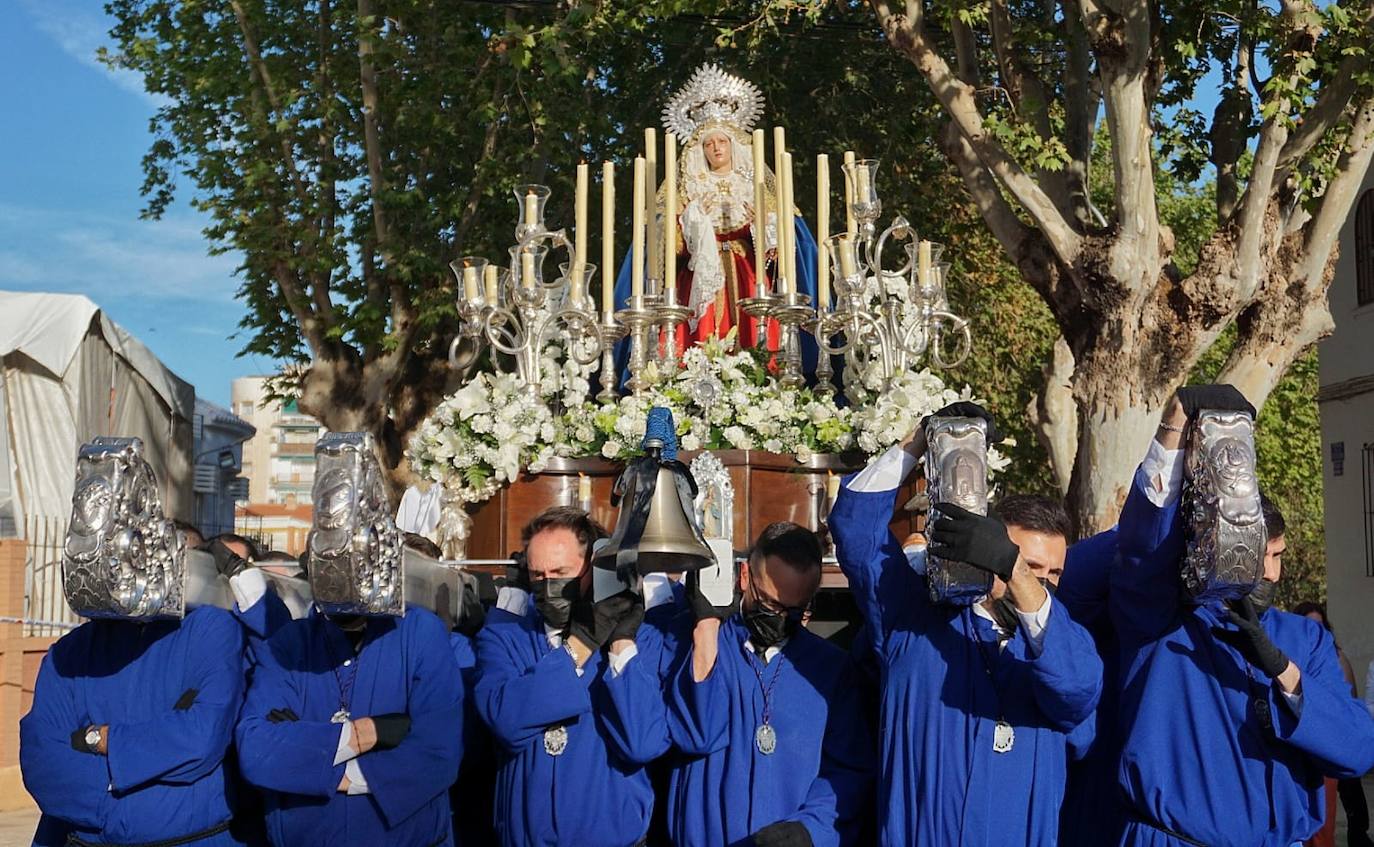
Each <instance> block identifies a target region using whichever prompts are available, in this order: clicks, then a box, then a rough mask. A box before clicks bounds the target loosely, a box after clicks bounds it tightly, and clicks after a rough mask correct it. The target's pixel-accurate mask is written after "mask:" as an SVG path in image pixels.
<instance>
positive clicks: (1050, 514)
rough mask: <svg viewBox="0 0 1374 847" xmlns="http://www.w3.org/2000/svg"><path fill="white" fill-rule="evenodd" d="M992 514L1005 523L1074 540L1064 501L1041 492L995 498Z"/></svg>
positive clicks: (1070, 540) (1067, 540)
mask: <svg viewBox="0 0 1374 847" xmlns="http://www.w3.org/2000/svg"><path fill="white" fill-rule="evenodd" d="M992 513H993V514H994V515H996V516H997V517H999V518H1001V519H1002V523H1004V524H1006V525H1007V526H1018V527H1020V528H1021V529H1025V530H1030V531H1031V532H1043V533H1045V534H1046V535H1059V536H1063V538H1064V541H1066V542H1069V543H1072V542H1073V540H1074V537H1073V522H1072V521H1070V520H1069V513H1068V512H1066V511H1064V504H1063V503H1062V502H1060V501H1059V500H1056V499H1054V498H1052V497H1046V496H1045V495H1043V494H1008V495H1007V496H1005V497H1003V498H1002V499H1000V500H998V501H997V503H996V505H994V506H993V507H992Z"/></svg>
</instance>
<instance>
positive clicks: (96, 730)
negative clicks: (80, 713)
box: [86, 726, 100, 753]
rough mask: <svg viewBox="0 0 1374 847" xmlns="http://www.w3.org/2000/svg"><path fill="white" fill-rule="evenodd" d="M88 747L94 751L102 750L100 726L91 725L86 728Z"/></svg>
mask: <svg viewBox="0 0 1374 847" xmlns="http://www.w3.org/2000/svg"><path fill="white" fill-rule="evenodd" d="M86 749H87V750H90V751H91V752H92V753H95V752H98V751H99V750H100V727H98V726H91V727H87V729H86Z"/></svg>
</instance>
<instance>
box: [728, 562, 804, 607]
mask: <svg viewBox="0 0 1374 847" xmlns="http://www.w3.org/2000/svg"><path fill="white" fill-rule="evenodd" d="M751 583H752V590H751V587H750V584H751ZM820 586H821V569H820V568H816V569H814V570H811V571H808V572H806V573H803V572H801V571H799V570H797V569H796V568H794V567H792V566H791V565H789V564H788V563H787V562H785V561H783V560H782V559H779V558H778V557H777V556H765V557H764V559H763V562H762V563H761V566H758V567H756V566H755V565H754V564H753V563H752V562H751V563H750V564H749V565H748V566H746V567H744V568H741V569H740V588H741V590H742V593H743V594H744V595H745V596H747V597H751V598H753V599H754V601H755V602H760V603H762V604H763V605H764V606H765V607H767V608H769V609H770V610H771V611H775V612H786V611H788V610H792V609H803V608H805V607H806V606H808V605H809V604H810V603H811V598H813V597H815V596H816V590H817V589H818V588H820ZM751 605H752V603H751Z"/></svg>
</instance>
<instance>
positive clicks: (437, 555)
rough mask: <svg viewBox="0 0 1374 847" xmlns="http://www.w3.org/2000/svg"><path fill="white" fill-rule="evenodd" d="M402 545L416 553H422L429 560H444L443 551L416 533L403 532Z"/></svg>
mask: <svg viewBox="0 0 1374 847" xmlns="http://www.w3.org/2000/svg"><path fill="white" fill-rule="evenodd" d="M401 535H402V536H403V541H402V543H403V544H404V545H405V546H406V547H409V548H410V549H412V550H414V551H415V552H417V553H424V554H425V555H426V556H428V557H430V558H431V559H442V558H444V551H443V550H440V549H439V545H438V544H435V543H434V542H433V541H430V540H429V539H428V538H425V537H424V536H423V535H421V534H420V533H418V532H404V533H401Z"/></svg>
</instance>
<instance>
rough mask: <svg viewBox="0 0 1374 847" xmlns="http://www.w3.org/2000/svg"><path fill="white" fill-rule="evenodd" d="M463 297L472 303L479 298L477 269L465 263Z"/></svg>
mask: <svg viewBox="0 0 1374 847" xmlns="http://www.w3.org/2000/svg"><path fill="white" fill-rule="evenodd" d="M463 299H464V300H466V301H468V302H469V303H471V302H472V301H474V300H476V299H477V269H476V268H474V267H473V266H472V265H469V264H464V265H463Z"/></svg>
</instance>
